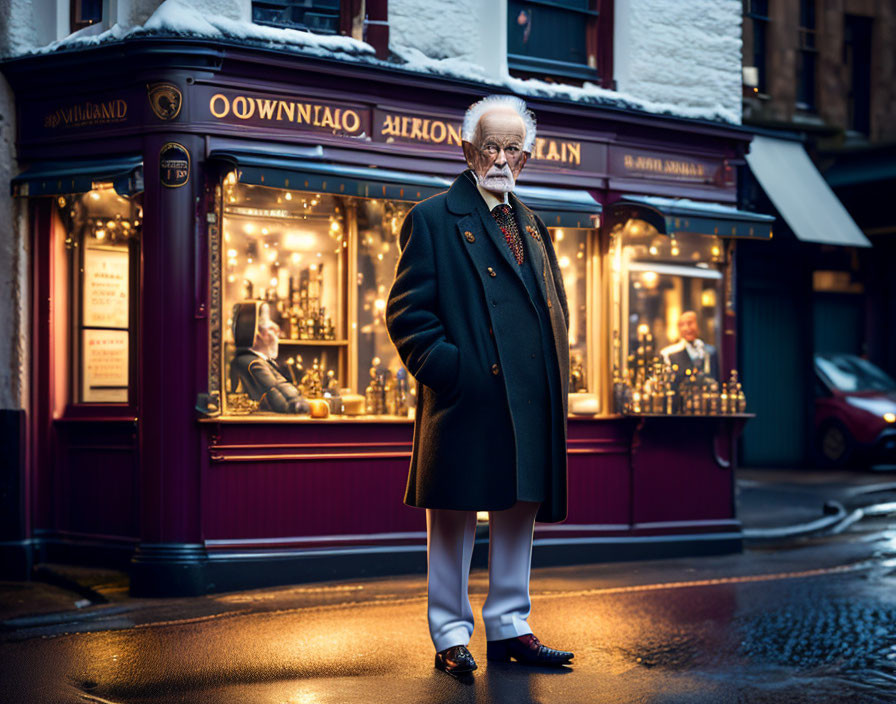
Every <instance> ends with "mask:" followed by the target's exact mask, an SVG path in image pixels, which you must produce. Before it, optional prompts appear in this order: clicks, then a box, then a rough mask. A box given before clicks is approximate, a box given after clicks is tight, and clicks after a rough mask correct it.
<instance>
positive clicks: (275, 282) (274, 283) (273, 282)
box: [271, 276, 277, 286]
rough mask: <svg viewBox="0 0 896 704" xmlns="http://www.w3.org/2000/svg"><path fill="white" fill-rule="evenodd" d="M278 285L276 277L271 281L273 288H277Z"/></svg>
mask: <svg viewBox="0 0 896 704" xmlns="http://www.w3.org/2000/svg"><path fill="white" fill-rule="evenodd" d="M276 285H277V277H276V276H275V277H274V278H272V279H271V286H276Z"/></svg>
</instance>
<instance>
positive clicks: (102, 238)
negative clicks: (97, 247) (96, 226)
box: [96, 230, 106, 240]
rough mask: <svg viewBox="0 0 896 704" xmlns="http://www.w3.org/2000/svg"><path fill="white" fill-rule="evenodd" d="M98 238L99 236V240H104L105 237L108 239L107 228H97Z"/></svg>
mask: <svg viewBox="0 0 896 704" xmlns="http://www.w3.org/2000/svg"><path fill="white" fill-rule="evenodd" d="M96 238H97V239H98V240H104V239H106V231H105V230H97V231H96Z"/></svg>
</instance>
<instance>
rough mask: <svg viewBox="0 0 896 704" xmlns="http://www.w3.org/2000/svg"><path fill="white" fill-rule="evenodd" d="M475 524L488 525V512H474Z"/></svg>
mask: <svg viewBox="0 0 896 704" xmlns="http://www.w3.org/2000/svg"><path fill="white" fill-rule="evenodd" d="M476 522H477V523H488V511H477V512H476Z"/></svg>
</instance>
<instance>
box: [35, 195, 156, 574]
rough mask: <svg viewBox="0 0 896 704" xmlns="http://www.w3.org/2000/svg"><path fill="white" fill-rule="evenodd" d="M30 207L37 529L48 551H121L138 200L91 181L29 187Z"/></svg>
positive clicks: (130, 539) (133, 477) (131, 475)
mask: <svg viewBox="0 0 896 704" xmlns="http://www.w3.org/2000/svg"><path fill="white" fill-rule="evenodd" d="M30 212H31V217H32V222H33V225H34V228H33V234H34V240H33V241H34V253H35V254H34V256H35V277H34V286H35V289H34V294H35V295H34V302H35V307H34V323H35V324H34V328H33V329H34V338H33V361H34V366H33V372H32V374H33V397H32V398H33V409H34V411H33V414H32V430H31V448H32V457H33V459H34V464H35V468H36V475H37V491H36V492H35V504H36V512H35V516H36V521H35V529H36V531H39V532H40V533H41V534H42V535H43V536H44V540H45V546H46V552H45V553H44V556H45V558H46V559H49V560H61V561H64V560H69V559H72V552H71V551H72V550H73V549H75V550H79V552H80V554H81V556H82V557H83V558H85V559H93V557H94V554H93V553H94V552H95V550H96V546H98V545H101V544H102V545H104V546H108V547H110V548H112V549H113V550H116V549H118V550H119V553H120V555H121V557H122V559H123V560H124V559H127V558H128V557H129V556H130V550H131V547H132V544H133V543H134V541H135V540H136V538H137V535H138V527H139V526H138V516H139V510H138V508H139V507H138V505H137V496H138V493H137V482H138V461H139V445H138V437H137V415H138V413H137V407H136V398H137V394H136V391H137V388H136V383H135V379H136V377H137V374H136V355H135V353H134V351H135V349H136V339H137V330H138V328H137V324H136V321H137V320H138V315H137V313H138V308H137V305H138V301H137V292H138V290H139V285H138V283H139V276H140V270H139V246H140V223H141V220H142V210H141V208H140V200H139V198H137V197H134V198H129V197H123V196H120V195H119V194H117V193H116V192H115V191H114V190H113V189H111V188H100V187H99V186H97V187H94V188H93V189H92V190H90V191H88V192H86V193H76V194H65V195H59V196H53V197H52V198H32V207H31V209H30ZM57 551H58V552H57ZM76 559H77V558H76Z"/></svg>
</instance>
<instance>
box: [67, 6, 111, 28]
mask: <svg viewBox="0 0 896 704" xmlns="http://www.w3.org/2000/svg"><path fill="white" fill-rule="evenodd" d="M70 13H71V14H70V17H71V31H72V32H77V31H78V30H79V29H83V28H84V27H87V26H89V25H92V24H96V23H97V22H101V21H102V19H103V0H71V9H70Z"/></svg>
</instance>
